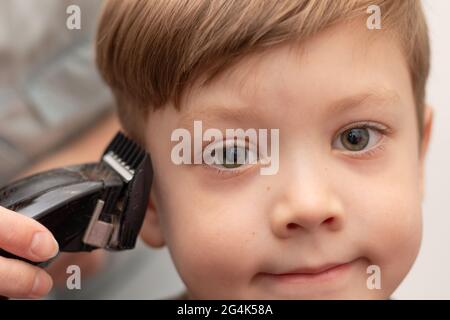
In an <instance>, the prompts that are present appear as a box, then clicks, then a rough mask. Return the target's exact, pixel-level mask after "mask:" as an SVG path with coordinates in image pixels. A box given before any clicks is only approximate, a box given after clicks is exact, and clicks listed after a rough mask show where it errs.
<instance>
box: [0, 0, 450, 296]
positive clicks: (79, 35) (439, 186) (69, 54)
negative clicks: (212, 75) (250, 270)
mask: <svg viewBox="0 0 450 320" xmlns="http://www.w3.org/2000/svg"><path fill="white" fill-rule="evenodd" d="M73 4H74V5H78V6H79V7H80V9H81V29H80V30H77V29H75V30H69V29H68V28H66V19H67V17H68V16H69V15H68V14H67V13H66V9H67V7H68V6H69V5H73ZM101 4H102V1H101V0H70V1H69V0H37V1H29V0H0V185H2V184H4V183H6V182H8V181H10V180H11V179H14V178H17V177H19V176H23V175H26V174H30V173H34V172H38V171H41V170H45V169H50V168H54V167H59V166H63V165H70V164H76V163H81V162H87V161H95V160H97V159H98V158H99V156H100V155H101V153H102V151H103V149H104V148H105V147H106V145H107V144H108V142H109V140H110V139H111V137H112V136H113V135H114V134H115V132H116V131H117V130H118V128H119V124H118V121H117V119H116V116H115V114H114V101H113V98H112V96H111V94H110V92H109V90H108V89H107V87H106V86H105V85H104V83H103V82H102V81H101V80H100V77H99V75H98V73H97V71H96V68H95V64H94V51H93V41H94V36H95V28H96V19H97V16H98V14H99V11H100V8H101ZM423 5H424V9H425V13H426V16H427V20H428V25H429V28H430V37H431V45H432V69H431V75H430V78H429V82H428V89H427V100H428V102H429V103H430V104H431V105H432V106H433V108H434V112H435V114H434V128H433V132H432V139H431V145H430V149H429V154H428V158H427V162H426V187H425V199H424V203H423V221H424V236H423V242H422V248H421V252H420V254H419V257H418V259H417V261H416V263H415V265H414V267H413V269H412V270H411V272H410V273H409V274H408V276H407V278H406V279H405V280H404V282H403V283H402V284H401V286H400V287H399V288H398V289H397V291H396V292H395V293H394V295H393V298H396V299H450V273H449V272H448V270H450V250H447V247H446V246H447V244H450V232H449V231H448V230H447V229H448V228H449V227H450V210H449V209H450V204H449V203H448V192H449V190H450V168H449V167H448V166H449V164H450V95H449V93H448V92H449V91H450V90H449V89H450V85H449V79H450V59H449V58H450V37H449V36H448V34H449V32H450V19H448V17H449V16H450V1H448V0H424V1H423ZM74 261H77V262H74ZM75 263H77V264H79V265H80V267H81V269H82V277H83V278H82V290H68V289H67V288H66V287H65V279H66V278H67V275H66V274H65V272H64V271H65V269H66V267H67V265H70V264H75ZM49 272H51V273H52V274H53V275H54V279H55V282H56V286H55V289H54V290H53V291H52V293H51V295H50V296H49V297H48V298H49V299H163V298H171V297H174V296H176V295H178V294H179V293H181V292H182V290H183V289H184V286H183V283H182V281H181V280H180V278H179V277H178V275H177V272H176V270H175V268H174V266H173V264H172V262H171V258H170V255H169V253H168V251H167V250H166V249H159V250H155V249H150V248H148V247H146V246H145V245H144V244H143V243H141V242H139V243H138V245H137V248H136V249H135V250H132V251H129V252H120V253H105V252H101V251H96V252H94V253H91V254H81V255H70V254H66V255H62V257H61V258H60V259H59V261H57V262H55V263H54V265H52V266H51V267H50V269H49Z"/></svg>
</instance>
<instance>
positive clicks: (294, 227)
mask: <svg viewBox="0 0 450 320" xmlns="http://www.w3.org/2000/svg"><path fill="white" fill-rule="evenodd" d="M298 227H299V225H298V224H296V223H292V222H291V223H288V225H287V228H288V229H289V230H293V229H297V228H298Z"/></svg>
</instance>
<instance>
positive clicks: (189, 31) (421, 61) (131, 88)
mask: <svg viewBox="0 0 450 320" xmlns="http://www.w3.org/2000/svg"><path fill="white" fill-rule="evenodd" d="M369 5H378V6H379V7H380V9H381V13H382V25H383V30H389V31H393V32H392V33H393V34H395V36H396V38H397V39H398V40H399V41H400V43H401V46H402V48H403V52H404V54H405V56H406V59H407V62H408V67H409V71H410V76H411V82H412V86H413V92H414V98H415V103H416V111H417V120H418V126H419V136H420V137H422V130H423V126H422V122H423V112H424V104H425V85H426V79H427V77H428V72H429V59H430V58H429V55H430V53H429V39H428V30H427V25H426V21H425V17H424V14H423V11H422V7H421V4H420V1H419V0H400V1H399V0H318V1H314V0H148V1H145V0H108V1H107V2H106V3H105V5H104V8H103V13H102V16H101V19H100V22H99V26H98V33H97V44H96V52H97V65H98V68H99V70H100V73H101V75H102V76H103V78H104V79H105V81H106V82H107V83H108V84H109V86H110V87H111V89H112V91H113V93H114V95H115V97H116V99H117V102H118V108H119V109H118V111H119V116H120V119H121V122H122V125H123V127H124V128H125V130H127V131H128V133H129V134H130V135H131V136H132V137H133V138H134V139H136V140H137V141H138V142H143V140H144V139H143V133H144V132H143V126H142V125H143V123H142V119H146V116H147V112H148V110H150V109H157V108H160V107H161V106H163V105H165V104H166V103H168V102H169V101H173V102H174V105H175V107H176V108H177V109H179V105H180V101H181V97H182V95H183V93H184V92H185V90H186V89H187V88H188V87H189V86H190V85H192V84H193V83H194V82H195V81H196V80H198V79H199V78H200V77H201V76H204V79H205V81H204V82H203V84H206V83H208V82H210V81H211V80H213V79H214V78H215V77H216V76H218V75H219V74H220V73H221V72H222V71H224V70H225V69H227V68H229V67H230V66H231V65H232V64H235V63H237V62H238V61H240V60H242V59H243V58H244V57H246V56H248V55H249V54H251V53H254V52H258V51H261V50H263V49H267V48H270V47H273V46H274V45H277V44H283V43H289V42H298V43H301V42H302V41H304V40H305V39H306V38H307V37H309V36H312V35H314V34H316V33H318V32H319V31H321V30H323V29H325V28H327V27H329V26H332V25H334V24H336V23H339V22H342V21H346V20H351V19H355V18H358V17H364V16H366V17H367V16H368V14H367V11H366V10H367V8H368V6H369Z"/></svg>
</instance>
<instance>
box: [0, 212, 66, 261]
mask: <svg viewBox="0 0 450 320" xmlns="http://www.w3.org/2000/svg"><path fill="white" fill-rule="evenodd" d="M0 248H2V249H3V250H5V251H8V252H10V253H12V254H14V255H17V256H20V257H23V258H26V259H28V260H31V261H46V260H49V259H50V258H53V257H54V256H55V255H56V254H57V253H58V243H57V242H56V240H55V238H54V237H53V235H52V234H51V232H50V231H48V229H47V228H46V227H44V226H43V225H42V224H40V223H38V222H37V221H35V220H33V219H31V218H28V217H26V216H24V215H21V214H19V213H16V212H14V211H11V210H8V209H6V208H3V207H0Z"/></svg>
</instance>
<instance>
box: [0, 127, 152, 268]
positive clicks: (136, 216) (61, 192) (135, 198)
mask: <svg viewBox="0 0 450 320" xmlns="http://www.w3.org/2000/svg"><path fill="white" fill-rule="evenodd" d="M152 179H153V170H152V166H151V160H150V156H149V155H148V154H147V153H146V152H145V150H143V149H142V148H141V147H139V146H138V145H137V144H135V143H134V142H133V141H131V140H129V139H128V138H127V137H125V136H124V135H123V134H122V133H118V134H117V135H116V137H115V138H114V139H113V140H112V142H111V143H110V145H109V146H108V148H107V149H106V151H105V152H104V154H103V156H102V159H101V160H100V162H98V163H88V164H82V165H77V166H70V167H65V168H60V169H54V170H50V171H46V172H43V173H38V174H36V175H33V176H30V177H27V178H24V179H21V180H18V181H15V182H13V183H11V184H9V185H7V186H5V187H3V188H1V189H0V206H3V207H5V208H7V209H10V210H13V211H16V212H19V213H21V214H24V215H26V216H28V217H31V218H33V219H35V220H37V221H38V222H40V223H41V224H43V225H44V226H46V227H47V228H48V229H49V230H50V231H51V232H52V233H53V235H54V237H55V239H56V241H57V242H58V244H59V248H60V252H80V251H92V250H94V249H97V248H105V249H108V250H126V249H132V248H134V246H135V244H136V240H137V237H138V235H139V231H140V228H141V226H142V222H143V219H144V216H145V212H146V207H147V201H148V196H149V193H150V188H151V183H152ZM0 255H1V256H6V257H14V258H17V257H15V256H13V255H11V254H9V253H7V252H4V251H1V250H0ZM17 259H21V260H24V259H22V258H17ZM34 264H36V263H34ZM39 265H43V264H39Z"/></svg>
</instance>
